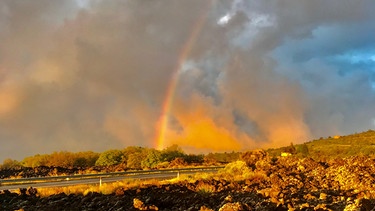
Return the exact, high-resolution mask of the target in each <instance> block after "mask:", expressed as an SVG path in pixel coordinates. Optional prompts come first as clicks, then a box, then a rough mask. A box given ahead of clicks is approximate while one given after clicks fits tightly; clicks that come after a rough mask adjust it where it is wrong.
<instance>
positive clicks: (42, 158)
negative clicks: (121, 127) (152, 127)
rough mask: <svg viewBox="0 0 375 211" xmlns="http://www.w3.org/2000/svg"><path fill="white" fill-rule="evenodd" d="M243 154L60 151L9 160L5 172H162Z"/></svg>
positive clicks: (220, 161)
mask: <svg viewBox="0 0 375 211" xmlns="http://www.w3.org/2000/svg"><path fill="white" fill-rule="evenodd" d="M239 157H240V152H229V153H227V152H224V153H209V154H206V155H203V154H187V153H185V152H184V151H183V150H182V149H181V148H180V147H179V146H178V145H172V146H170V147H167V148H165V149H163V150H157V149H153V148H146V147H138V146H129V147H126V148H124V149H111V150H107V151H104V152H101V153H97V152H92V151H86V152H68V151H60V152H53V153H51V154H42V155H41V154H36V155H34V156H29V157H25V158H24V159H23V160H22V161H17V160H12V159H5V160H4V161H3V164H2V165H1V166H0V167H1V169H11V168H22V167H32V168H35V167H39V166H48V167H63V168H90V167H95V166H100V167H103V166H116V165H118V166H122V167H123V168H126V169H159V168H167V167H175V166H179V167H181V166H189V165H190V166H191V165H215V164H223V163H229V162H232V161H235V160H237V159H238V158H239Z"/></svg>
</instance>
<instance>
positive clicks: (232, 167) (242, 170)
mask: <svg viewBox="0 0 375 211" xmlns="http://www.w3.org/2000/svg"><path fill="white" fill-rule="evenodd" d="M264 176H265V175H263V174H260V173H256V172H253V171H252V170H251V169H249V168H248V167H247V166H246V164H245V163H244V162H243V161H236V162H233V163H230V164H228V165H227V166H226V167H225V168H224V169H222V170H220V171H219V172H218V173H204V172H202V173H196V174H183V173H182V174H180V176H179V177H178V178H173V179H169V180H156V179H151V180H135V179H127V180H123V181H119V182H113V183H103V184H102V186H99V185H98V184H93V185H74V186H67V187H53V188H38V194H39V196H41V197H46V196H50V195H53V194H59V193H65V194H67V195H69V194H81V195H86V194H88V193H90V192H97V193H102V194H111V193H114V192H115V191H116V190H117V189H119V188H122V189H125V190H128V189H132V188H144V187H148V186H152V185H156V186H161V185H166V184H176V183H180V182H187V183H195V182H196V181H200V180H211V179H214V180H220V179H225V180H228V181H239V180H246V179H251V178H253V179H255V178H258V179H261V178H263V177H264ZM196 191H197V192H199V193H202V194H209V193H212V192H214V191H215V187H213V186H211V185H208V184H204V183H203V184H201V185H199V186H198V187H197V189H196Z"/></svg>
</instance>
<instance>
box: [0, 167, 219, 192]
mask: <svg viewBox="0 0 375 211" xmlns="http://www.w3.org/2000/svg"><path fill="white" fill-rule="evenodd" d="M216 171H217V170H212V169H211V170H203V171H200V172H207V173H208V172H216ZM196 173H197V171H184V172H181V173H177V172H157V173H148V174H143V173H139V174H133V175H126V176H110V177H102V178H101V180H102V181H101V182H102V183H109V182H116V181H122V180H125V179H160V180H161V179H172V178H175V177H177V176H178V175H179V174H180V175H186V174H196ZM99 183H100V179H99V178H91V179H75V180H70V179H65V180H62V181H53V182H38V183H33V184H30V183H28V184H17V185H3V186H0V190H15V189H19V188H28V187H33V188H42V187H43V188H47V187H64V186H71V185H84V184H99Z"/></svg>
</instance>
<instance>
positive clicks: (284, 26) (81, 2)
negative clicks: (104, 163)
mask: <svg viewBox="0 0 375 211" xmlns="http://www.w3.org/2000/svg"><path fill="white" fill-rule="evenodd" d="M374 8H375V1H373V0H359V1H351V0H331V1H322V0H317V1H310V0H270V1H261V0H233V1H228V0H189V1H179V0H153V1H148V0H137V1H133V0H118V1H117V0H105V1H104V0H64V1H57V0H53V1H51V0H34V1H22V0H16V1H15V0H2V1H0V40H1V43H0V144H1V145H0V146H1V147H0V160H3V159H5V158H12V159H20V160H22V159H23V158H24V157H26V156H31V155H34V154H45V153H52V152H53V151H62V150H66V151H72V152H77V151H88V150H92V151H97V152H102V151H105V150H108V149H121V148H125V147H127V146H142V147H155V148H159V149H162V148H164V147H166V146H169V145H172V144H178V145H179V146H181V147H182V148H183V149H184V150H186V151H188V152H211V151H232V150H248V149H254V148H268V147H278V146H285V145H289V144H290V143H291V142H293V143H294V144H297V143H303V142H305V141H309V140H312V139H316V138H320V137H327V136H333V135H345V134H350V133H355V132H362V131H367V130H369V129H374V128H375V24H374V23H375V13H374V12H373V10H374Z"/></svg>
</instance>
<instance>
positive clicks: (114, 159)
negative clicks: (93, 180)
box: [95, 149, 124, 166]
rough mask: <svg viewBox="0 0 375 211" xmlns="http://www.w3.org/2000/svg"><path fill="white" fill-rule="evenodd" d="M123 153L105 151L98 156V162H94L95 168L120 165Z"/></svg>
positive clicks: (114, 150) (113, 150)
mask: <svg viewBox="0 0 375 211" xmlns="http://www.w3.org/2000/svg"><path fill="white" fill-rule="evenodd" d="M123 156H124V153H123V152H121V151H120V150H116V149H112V150H107V151H105V152H103V153H101V154H100V156H99V158H98V160H97V161H96V162H95V165H97V166H110V165H116V164H119V163H121V161H122V159H123Z"/></svg>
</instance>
